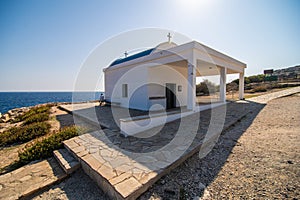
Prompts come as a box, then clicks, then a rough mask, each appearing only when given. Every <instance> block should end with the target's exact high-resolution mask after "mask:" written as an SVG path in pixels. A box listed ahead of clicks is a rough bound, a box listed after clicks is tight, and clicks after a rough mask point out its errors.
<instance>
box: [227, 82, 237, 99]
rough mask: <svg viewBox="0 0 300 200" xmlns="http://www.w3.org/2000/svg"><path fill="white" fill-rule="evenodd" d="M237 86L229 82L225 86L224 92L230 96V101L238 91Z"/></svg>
mask: <svg viewBox="0 0 300 200" xmlns="http://www.w3.org/2000/svg"><path fill="white" fill-rule="evenodd" d="M238 88H239V85H238V84H237V83H236V82H231V83H228V84H227V85H226V91H227V92H229V93H230V94H231V99H233V95H234V93H235V92H236V91H238Z"/></svg>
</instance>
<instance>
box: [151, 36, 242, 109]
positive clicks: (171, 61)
mask: <svg viewBox="0 0 300 200" xmlns="http://www.w3.org/2000/svg"><path fill="white" fill-rule="evenodd" d="M151 56H156V54H153V55H151ZM155 63H159V64H154V65H152V66H150V67H149V68H148V74H149V76H148V82H149V83H152V82H154V83H157V84H160V85H161V86H163V87H165V88H168V87H170V84H171V86H172V85H173V86H172V87H171V92H172V93H173V94H174V96H175V97H174V98H176V101H177V103H175V104H174V105H175V107H183V106H184V107H185V106H186V108H187V109H188V110H192V111H198V110H199V107H200V106H202V105H203V104H211V103H225V102H226V81H227V75H231V74H237V75H238V76H239V80H240V81H239V86H238V87H239V99H244V70H245V68H246V64H244V63H242V62H240V61H238V60H236V59H234V58H231V57H229V56H227V55H225V54H222V53H220V52H218V51H216V50H214V49H211V48H209V47H207V46H205V45H203V44H200V43H198V42H195V41H193V42H190V43H187V44H184V45H180V46H175V47H173V48H169V49H166V50H162V51H160V54H158V55H157V57H156V59H155ZM212 76H214V77H217V83H216V86H217V90H216V91H212V90H210V89H208V90H209V91H208V94H209V95H206V96H202V98H199V96H197V94H196V83H197V81H196V79H197V78H199V77H200V78H203V77H212ZM148 91H149V92H148V95H149V101H150V104H151V105H152V104H155V102H158V101H159V100H158V99H156V98H155V95H153V94H154V93H155V92H153V91H157V90H155V89H154V86H151V85H150V86H149V90H148ZM163 93H164V95H163ZM160 96H162V97H164V98H165V99H164V101H166V105H168V101H169V100H168V90H166V91H165V92H162V93H161V95H160ZM152 101H153V102H152ZM165 108H166V109H168V106H165Z"/></svg>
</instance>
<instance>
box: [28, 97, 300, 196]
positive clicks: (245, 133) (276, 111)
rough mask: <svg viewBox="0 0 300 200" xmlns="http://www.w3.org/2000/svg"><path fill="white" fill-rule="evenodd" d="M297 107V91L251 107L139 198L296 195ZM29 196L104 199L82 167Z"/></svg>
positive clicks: (299, 160)
mask: <svg viewBox="0 0 300 200" xmlns="http://www.w3.org/2000/svg"><path fill="white" fill-rule="evenodd" d="M299 110H300V95H299V94H296V95H293V96H289V97H284V98H279V99H275V100H272V101H270V102H269V103H268V104H267V105H266V106H264V105H259V106H256V107H253V110H252V112H251V113H249V114H248V115H247V116H246V117H245V118H243V119H242V120H241V121H240V122H239V123H237V124H236V125H235V126H234V127H232V128H230V129H229V130H227V131H225V132H224V133H223V134H222V135H221V137H220V138H219V141H218V143H217V144H216V145H215V147H214V149H213V150H212V151H211V152H210V153H209V154H208V155H207V156H206V157H205V158H203V159H199V156H198V155H197V154H195V155H194V156H192V157H191V158H189V159H188V160H186V161H185V162H184V163H183V164H182V165H180V166H179V167H177V168H176V169H175V170H173V171H172V172H170V173H169V174H168V175H167V176H165V177H163V178H161V179H160V180H159V181H158V182H157V183H156V184H154V185H153V186H152V187H151V188H150V189H149V190H148V191H147V192H145V193H144V194H143V195H142V196H141V197H140V199H141V200H144V199H199V198H201V199H300V192H299V191H300V179H299V177H300V126H299V121H300V113H299ZM33 198H34V199H107V197H105V196H104V194H103V192H102V191H101V190H100V189H98V188H97V186H96V185H95V184H94V183H93V182H92V181H91V180H90V179H89V178H88V177H87V176H86V175H85V174H84V172H83V171H82V170H79V171H77V172H75V174H74V175H72V176H71V177H70V178H69V179H67V180H65V181H64V182H62V183H60V184H58V185H55V186H53V187H52V188H50V189H49V190H47V191H44V192H41V193H39V194H36V195H35V196H34V197H33Z"/></svg>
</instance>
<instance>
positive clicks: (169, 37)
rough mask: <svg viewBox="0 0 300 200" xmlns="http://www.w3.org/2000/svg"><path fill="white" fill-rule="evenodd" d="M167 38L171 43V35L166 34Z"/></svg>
mask: <svg viewBox="0 0 300 200" xmlns="http://www.w3.org/2000/svg"><path fill="white" fill-rule="evenodd" d="M167 37H168V42H169V43H171V38H172V36H171V33H168V35H167Z"/></svg>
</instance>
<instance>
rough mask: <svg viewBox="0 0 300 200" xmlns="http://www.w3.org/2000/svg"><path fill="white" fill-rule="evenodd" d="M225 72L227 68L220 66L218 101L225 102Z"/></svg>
mask: <svg viewBox="0 0 300 200" xmlns="http://www.w3.org/2000/svg"><path fill="white" fill-rule="evenodd" d="M226 74H227V68H225V67H221V70H220V101H221V102H226Z"/></svg>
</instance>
